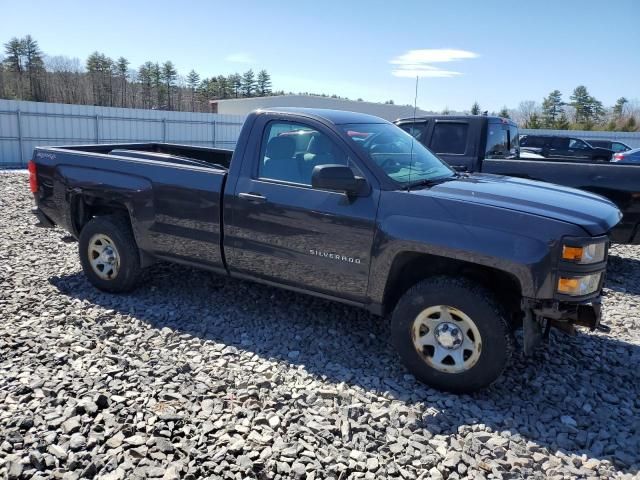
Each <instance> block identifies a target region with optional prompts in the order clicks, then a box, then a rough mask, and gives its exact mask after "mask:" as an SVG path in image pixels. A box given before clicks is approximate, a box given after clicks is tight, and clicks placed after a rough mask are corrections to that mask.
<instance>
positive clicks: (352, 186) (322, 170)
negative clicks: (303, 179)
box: [311, 165, 365, 195]
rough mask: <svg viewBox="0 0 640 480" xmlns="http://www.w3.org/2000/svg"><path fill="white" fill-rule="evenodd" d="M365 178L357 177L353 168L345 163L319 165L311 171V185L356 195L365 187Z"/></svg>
mask: <svg viewBox="0 0 640 480" xmlns="http://www.w3.org/2000/svg"><path fill="white" fill-rule="evenodd" d="M364 184H365V180H364V179H363V178H360V177H356V176H355V175H354V174H353V170H351V169H350V168H349V167H345V166H344V165H317V166H316V167H314V168H313V172H312V173H311V186H312V187H313V188H319V189H324V190H335V191H338V192H345V193H346V194H347V195H356V194H358V193H360V192H361V191H362V189H363V185H364Z"/></svg>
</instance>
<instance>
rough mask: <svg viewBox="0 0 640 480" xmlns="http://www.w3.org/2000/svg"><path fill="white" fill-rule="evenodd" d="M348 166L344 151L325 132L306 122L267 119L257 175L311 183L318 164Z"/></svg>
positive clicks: (299, 182)
mask: <svg viewBox="0 0 640 480" xmlns="http://www.w3.org/2000/svg"><path fill="white" fill-rule="evenodd" d="M328 164H333V165H345V166H348V165H349V159H348V156H347V154H346V153H345V152H344V150H342V149H341V148H340V147H338V145H336V144H335V142H334V141H333V140H331V139H330V138H329V137H328V136H327V135H325V134H324V133H322V132H319V131H318V130H315V129H313V128H311V127H309V126H308V125H303V124H299V123H291V122H279V121H275V122H271V123H269V124H268V125H267V128H266V129H265V132H264V137H263V141H262V150H261V154H260V162H259V166H258V177H259V178H263V179H270V180H280V181H284V182H291V183H297V184H301V185H311V174H312V172H313V169H314V167H316V166H318V165H328Z"/></svg>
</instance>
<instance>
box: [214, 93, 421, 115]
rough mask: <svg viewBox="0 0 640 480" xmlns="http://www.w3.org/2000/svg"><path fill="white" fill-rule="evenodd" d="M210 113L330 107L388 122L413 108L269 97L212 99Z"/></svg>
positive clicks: (383, 104) (310, 98) (315, 97)
mask: <svg viewBox="0 0 640 480" xmlns="http://www.w3.org/2000/svg"><path fill="white" fill-rule="evenodd" d="M209 103H210V105H211V112H212V113H221V114H224V115H247V114H248V113H249V112H251V111H253V110H257V109H259V108H273V107H307V108H329V109H332V110H347V111H351V112H360V113H367V114H369V115H375V116H376V117H381V118H384V119H386V120H389V121H393V120H396V119H398V118H402V117H411V116H413V107H411V106H408V105H390V104H386V103H374V102H359V101H354V100H345V99H343V98H331V97H321V96H318V95H275V96H271V97H251V98H230V99H226V100H211V101H210V102H209ZM430 113H433V112H426V111H424V110H420V109H418V110H416V115H417V116H420V115H429V114H430Z"/></svg>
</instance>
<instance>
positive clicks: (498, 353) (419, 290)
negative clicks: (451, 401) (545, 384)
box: [391, 277, 514, 393]
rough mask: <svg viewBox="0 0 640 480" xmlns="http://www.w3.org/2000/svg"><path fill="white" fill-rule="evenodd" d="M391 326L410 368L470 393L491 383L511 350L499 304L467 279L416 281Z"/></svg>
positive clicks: (431, 382)
mask: <svg viewBox="0 0 640 480" xmlns="http://www.w3.org/2000/svg"><path fill="white" fill-rule="evenodd" d="M391 329H392V332H391V334H392V340H393V343H394V345H395V347H396V349H397V351H398V353H399V355H400V357H401V359H402V361H403V363H404V364H405V365H406V367H407V368H408V369H409V371H411V373H412V374H414V375H415V377H416V378H417V379H418V380H420V381H422V382H424V383H426V384H428V385H430V386H432V387H434V388H437V389H439V390H446V391H451V392H456V393H469V392H473V391H476V390H480V389H482V388H484V387H487V386H489V385H490V384H491V383H493V382H494V381H495V380H496V379H497V378H498V377H499V376H500V375H501V374H502V372H503V371H504V369H505V368H506V366H507V365H508V363H509V360H510V358H511V353H512V351H513V344H514V341H513V337H512V333H511V329H510V328H509V324H508V322H507V320H506V316H505V314H504V312H503V311H502V309H501V308H500V306H499V304H498V303H497V302H496V301H495V299H494V298H493V295H492V294H491V293H490V292H489V291H488V290H486V289H484V288H482V287H481V286H479V285H478V284H476V283H474V282H472V281H470V280H467V279H459V278H452V277H434V278H431V279H427V280H423V281H421V282H419V283H418V284H416V285H414V286H413V287H412V288H410V289H409V290H408V291H407V292H406V293H405V294H404V295H403V297H402V298H401V299H400V301H399V302H398V305H397V306H396V308H395V310H394V312H393V316H392V326H391Z"/></svg>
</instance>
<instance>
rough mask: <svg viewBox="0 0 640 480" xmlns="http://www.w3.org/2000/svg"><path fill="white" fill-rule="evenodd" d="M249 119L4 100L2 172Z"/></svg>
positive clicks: (223, 135)
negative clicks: (58, 152)
mask: <svg viewBox="0 0 640 480" xmlns="http://www.w3.org/2000/svg"><path fill="white" fill-rule="evenodd" d="M243 121H244V116H240V115H221V114H214V113H193V112H167V111H162V110H141V109H133V108H113V107H93V106H87V105H64V104H59V103H39V102H21V101H14V100H0V168H11V167H25V166H26V163H27V161H28V160H29V159H30V158H31V155H32V153H33V149H34V147H36V146H38V145H73V144H76V145H78V144H85V143H131V142H168V143H180V144H185V145H200V146H211V147H221V148H233V146H234V145H235V143H236V141H237V139H238V136H239V135H240V129H241V127H242V123H243ZM520 133H522V134H535V133H537V134H548V135H571V136H574V137H578V138H584V139H587V140H588V139H590V138H592V139H597V138H601V139H605V138H606V139H610V140H619V141H621V142H624V143H626V144H627V145H629V146H631V147H633V148H635V147H640V132H595V131H577V130H528V129H521V130H520Z"/></svg>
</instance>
